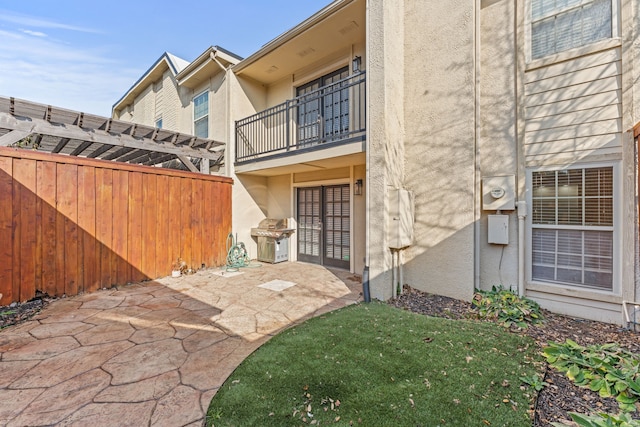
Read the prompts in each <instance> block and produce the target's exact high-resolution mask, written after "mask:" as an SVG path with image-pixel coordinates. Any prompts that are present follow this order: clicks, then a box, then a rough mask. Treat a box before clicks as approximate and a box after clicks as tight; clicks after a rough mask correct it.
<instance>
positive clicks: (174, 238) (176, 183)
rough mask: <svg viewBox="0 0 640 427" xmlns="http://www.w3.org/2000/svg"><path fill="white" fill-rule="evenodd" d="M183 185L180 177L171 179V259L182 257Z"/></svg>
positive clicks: (169, 233)
mask: <svg viewBox="0 0 640 427" xmlns="http://www.w3.org/2000/svg"><path fill="white" fill-rule="evenodd" d="M181 191H182V186H181V183H180V178H171V180H169V206H170V208H169V230H168V235H169V253H170V256H171V261H172V262H174V261H177V260H178V258H182V246H181V243H180V235H181V234H182V231H181V229H180V223H181V220H180V218H181V215H182V201H181V197H180V192H181Z"/></svg>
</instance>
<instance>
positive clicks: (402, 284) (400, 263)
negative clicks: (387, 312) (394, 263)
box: [398, 251, 404, 293]
mask: <svg viewBox="0 0 640 427" xmlns="http://www.w3.org/2000/svg"><path fill="white" fill-rule="evenodd" d="M401 255H402V253H401V252H400V251H398V275H399V276H400V277H399V279H398V280H399V281H400V283H399V284H398V285H399V286H400V293H402V290H403V289H404V271H403V268H402V258H401Z"/></svg>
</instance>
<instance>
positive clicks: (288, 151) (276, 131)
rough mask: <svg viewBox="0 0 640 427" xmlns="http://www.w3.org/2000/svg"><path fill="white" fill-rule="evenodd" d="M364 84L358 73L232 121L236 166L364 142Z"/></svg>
mask: <svg viewBox="0 0 640 427" xmlns="http://www.w3.org/2000/svg"><path fill="white" fill-rule="evenodd" d="M365 82H366V79H365V73H364V72H359V73H357V74H353V75H351V76H348V77H346V78H344V79H341V80H338V81H336V82H333V83H331V84H328V85H326V86H322V87H319V88H317V89H315V90H312V91H309V92H306V93H304V94H303V95H300V96H298V97H296V98H294V99H290V100H287V101H286V102H284V103H282V104H279V105H276V106H274V107H271V108H269V109H266V110H264V111H261V112H259V113H257V114H254V115H252V116H249V117H246V118H244V119H242V120H238V121H236V158H235V164H236V165H241V164H246V163H251V162H258V161H261V160H266V159H273V158H276V157H282V156H290V155H295V154H301V153H306V152H309V151H313V150H320V149H324V148H329V147H335V146H338V145H344V144H349V143H353V142H359V141H364V139H365V136H366V124H365V123H366V120H365V119H366V99H365Z"/></svg>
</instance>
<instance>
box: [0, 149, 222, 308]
mask: <svg viewBox="0 0 640 427" xmlns="http://www.w3.org/2000/svg"><path fill="white" fill-rule="evenodd" d="M14 155H15V154H14ZM25 156H28V154H25ZM40 157H42V155H40ZM53 157H54V156H52V158H53ZM61 161H66V160H61ZM61 161H58V162H56V161H55V160H52V161H42V160H34V159H29V158H19V157H15V158H13V157H5V156H1V155H0V242H2V245H0V294H2V299H1V300H0V305H5V304H8V303H11V302H14V301H26V300H29V299H31V298H33V297H34V296H35V293H36V291H41V292H44V293H46V294H48V295H50V296H61V295H67V296H71V295H76V294H78V293H81V292H90V291H94V290H96V289H99V288H104V287H107V288H109V287H112V286H114V285H123V284H126V283H129V282H135V281H141V280H146V279H150V278H157V277H162V276H166V275H168V274H170V272H171V267H172V264H173V262H174V261H176V259H177V258H178V257H180V258H182V259H183V260H184V261H185V262H187V264H188V265H189V266H192V267H194V268H200V267H201V266H202V265H203V264H204V265H206V266H212V265H222V264H223V263H224V259H225V250H224V247H225V241H226V236H227V233H228V231H227V230H228V229H229V228H230V218H229V217H230V215H229V212H228V210H227V209H226V208H224V207H223V206H222V204H221V203H220V201H222V200H227V202H226V205H225V206H229V201H230V188H229V187H230V185H229V184H226V183H219V182H213V181H208V182H207V181H201V180H198V179H190V178H184V177H174V176H168V175H160V174H155V173H149V172H147V173H144V169H143V168H140V170H141V171H142V172H136V171H133V170H132V169H134V168H129V170H117V169H112V168H113V166H111V167H110V166H106V167H104V168H101V167H96V166H95V163H94V164H93V165H85V164H80V165H78V164H72V163H61ZM69 161H70V162H71V160H69ZM214 184H219V185H214ZM227 193H228V194H227Z"/></svg>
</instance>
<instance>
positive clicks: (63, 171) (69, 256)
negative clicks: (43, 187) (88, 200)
mask: <svg viewBox="0 0 640 427" xmlns="http://www.w3.org/2000/svg"><path fill="white" fill-rule="evenodd" d="M77 187H78V166H77V165H72V164H59V165H58V212H60V214H61V215H62V216H63V217H64V222H63V226H62V227H58V229H59V230H60V229H62V230H63V232H64V247H63V248H61V249H62V250H61V251H60V252H61V253H62V254H63V262H64V281H63V284H64V294H66V295H77V293H78V281H79V279H80V275H79V272H78V188H77Z"/></svg>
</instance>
